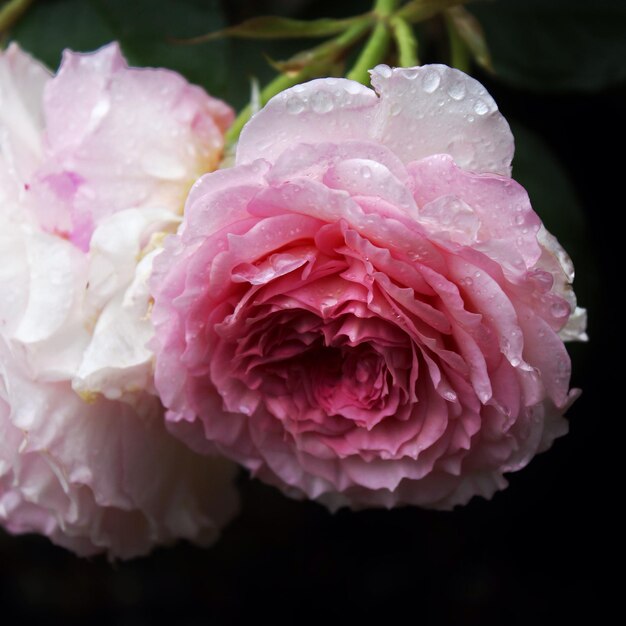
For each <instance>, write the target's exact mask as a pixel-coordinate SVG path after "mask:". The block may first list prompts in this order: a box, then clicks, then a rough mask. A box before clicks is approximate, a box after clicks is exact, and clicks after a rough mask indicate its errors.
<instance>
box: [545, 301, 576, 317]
mask: <svg viewBox="0 0 626 626" xmlns="http://www.w3.org/2000/svg"><path fill="white" fill-rule="evenodd" d="M550 312H551V313H552V315H554V317H565V316H566V315H569V314H570V313H571V310H570V306H569V304H568V303H567V302H566V301H565V300H557V301H556V302H555V303H554V304H553V305H552V306H551V307H550Z"/></svg>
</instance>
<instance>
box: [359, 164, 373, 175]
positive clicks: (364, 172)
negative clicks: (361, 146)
mask: <svg viewBox="0 0 626 626" xmlns="http://www.w3.org/2000/svg"><path fill="white" fill-rule="evenodd" d="M361 176H363V178H371V176H372V170H371V169H370V168H369V167H367V165H364V166H363V167H362V168H361Z"/></svg>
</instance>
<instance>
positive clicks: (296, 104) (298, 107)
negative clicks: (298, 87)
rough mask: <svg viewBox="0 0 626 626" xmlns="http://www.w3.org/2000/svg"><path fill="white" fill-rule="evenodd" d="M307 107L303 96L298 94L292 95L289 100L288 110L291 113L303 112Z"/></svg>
mask: <svg viewBox="0 0 626 626" xmlns="http://www.w3.org/2000/svg"><path fill="white" fill-rule="evenodd" d="M305 108H306V105H305V103H304V100H302V98H299V97H298V96H291V98H289V100H287V112H288V113H291V114H292V115H297V114H298V113H302V111H304V109H305Z"/></svg>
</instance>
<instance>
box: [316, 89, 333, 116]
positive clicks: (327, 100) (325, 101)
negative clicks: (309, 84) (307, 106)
mask: <svg viewBox="0 0 626 626" xmlns="http://www.w3.org/2000/svg"><path fill="white" fill-rule="evenodd" d="M311 106H312V107H313V110H314V111H315V112H316V113H328V112H329V111H332V109H333V100H332V98H331V96H330V94H329V93H328V92H326V91H318V92H317V93H314V94H313V95H312V96H311Z"/></svg>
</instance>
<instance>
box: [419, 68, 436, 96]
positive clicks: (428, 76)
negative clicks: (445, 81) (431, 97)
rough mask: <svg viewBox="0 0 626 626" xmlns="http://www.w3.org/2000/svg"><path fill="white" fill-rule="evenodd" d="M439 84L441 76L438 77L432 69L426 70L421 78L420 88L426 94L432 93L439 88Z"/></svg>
mask: <svg viewBox="0 0 626 626" xmlns="http://www.w3.org/2000/svg"><path fill="white" fill-rule="evenodd" d="M440 82H441V76H439V72H438V71H437V70H434V69H429V70H426V72H425V73H424V75H423V77H422V87H423V89H424V91H425V92H426V93H433V91H435V89H437V87H439V83H440Z"/></svg>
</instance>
